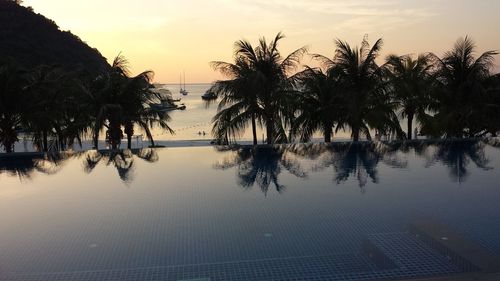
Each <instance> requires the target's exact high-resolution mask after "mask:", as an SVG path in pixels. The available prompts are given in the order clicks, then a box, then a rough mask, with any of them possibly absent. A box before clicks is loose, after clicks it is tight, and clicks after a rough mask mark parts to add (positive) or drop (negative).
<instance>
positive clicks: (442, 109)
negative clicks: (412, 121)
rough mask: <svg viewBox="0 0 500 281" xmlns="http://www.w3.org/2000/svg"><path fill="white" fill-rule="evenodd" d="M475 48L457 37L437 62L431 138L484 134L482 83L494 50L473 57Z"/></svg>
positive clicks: (491, 65) (490, 65) (483, 91)
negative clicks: (436, 91)
mask: <svg viewBox="0 0 500 281" xmlns="http://www.w3.org/2000/svg"><path fill="white" fill-rule="evenodd" d="M475 50H476V46H475V44H474V41H472V40H471V39H470V38H469V37H465V38H460V39H459V40H458V41H457V42H456V43H455V46H454V47H453V49H452V50H451V51H449V52H446V53H445V54H444V57H443V58H442V59H438V67H439V70H438V82H439V91H438V93H437V94H436V97H435V103H434V104H433V105H432V110H433V111H434V112H435V115H434V116H433V118H432V120H433V123H434V128H432V127H431V126H428V127H431V128H430V129H429V131H430V133H432V134H434V135H444V136H446V137H464V136H466V137H474V136H479V135H481V134H483V133H484V131H485V128H484V125H483V122H482V120H483V119H484V116H482V113H483V112H484V110H485V109H486V108H489V107H490V106H491V105H490V104H488V102H487V100H488V99H487V89H486V88H485V81H487V80H488V79H489V78H490V76H491V68H492V67H493V62H494V56H495V55H497V54H498V53H497V52H496V51H487V52H484V53H482V54H481V55H479V57H477V58H476V57H475Z"/></svg>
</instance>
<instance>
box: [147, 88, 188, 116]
mask: <svg viewBox="0 0 500 281" xmlns="http://www.w3.org/2000/svg"><path fill="white" fill-rule="evenodd" d="M153 92H155V93H156V95H157V97H158V99H159V103H150V104H149V106H150V107H151V108H153V109H156V110H160V111H171V110H184V109H186V106H185V105H184V104H181V105H177V104H175V102H178V101H180V100H181V99H180V98H179V99H172V93H171V92H170V91H169V90H168V89H165V88H155V89H153Z"/></svg>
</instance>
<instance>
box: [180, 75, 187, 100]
mask: <svg viewBox="0 0 500 281" xmlns="http://www.w3.org/2000/svg"><path fill="white" fill-rule="evenodd" d="M182 78H183V77H182V75H181V76H180V79H179V80H180V81H179V85H180V87H181V90H180V93H181V95H183V96H186V95H187V94H188V93H189V92H188V91H187V90H186V73H184V87H183V85H182Z"/></svg>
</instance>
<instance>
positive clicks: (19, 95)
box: [0, 63, 28, 153]
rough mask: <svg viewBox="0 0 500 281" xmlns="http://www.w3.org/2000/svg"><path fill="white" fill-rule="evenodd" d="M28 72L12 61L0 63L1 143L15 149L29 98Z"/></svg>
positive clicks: (10, 149) (9, 150) (8, 150)
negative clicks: (26, 89) (27, 89)
mask: <svg viewBox="0 0 500 281" xmlns="http://www.w3.org/2000/svg"><path fill="white" fill-rule="evenodd" d="M25 86H26V73H25V72H24V71H22V70H21V69H19V68H18V67H16V66H15V65H13V64H11V63H7V64H4V65H0V145H1V146H3V147H4V149H5V152H7V153H10V152H13V151H14V144H15V142H16V141H17V140H18V138H17V129H18V128H19V127H20V126H21V124H22V116H23V113H25V110H26V107H27V102H28V99H27V97H26V92H25Z"/></svg>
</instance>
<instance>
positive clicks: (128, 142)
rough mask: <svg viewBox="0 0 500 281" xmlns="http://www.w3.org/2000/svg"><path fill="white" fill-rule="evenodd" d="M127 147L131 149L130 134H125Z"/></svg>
mask: <svg viewBox="0 0 500 281" xmlns="http://www.w3.org/2000/svg"><path fill="white" fill-rule="evenodd" d="M127 148H128V149H132V135H130V134H127Z"/></svg>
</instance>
